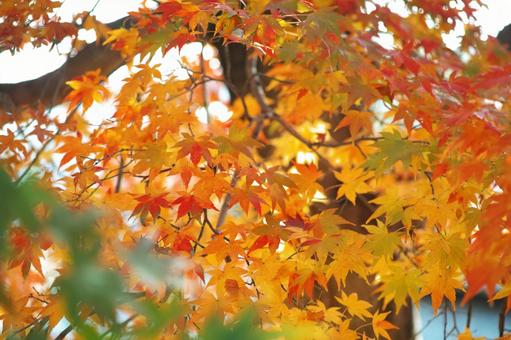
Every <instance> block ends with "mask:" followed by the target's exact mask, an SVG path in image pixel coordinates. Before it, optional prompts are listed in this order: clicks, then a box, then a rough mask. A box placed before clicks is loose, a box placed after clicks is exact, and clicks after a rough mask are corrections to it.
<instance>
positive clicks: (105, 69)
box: [0, 17, 133, 114]
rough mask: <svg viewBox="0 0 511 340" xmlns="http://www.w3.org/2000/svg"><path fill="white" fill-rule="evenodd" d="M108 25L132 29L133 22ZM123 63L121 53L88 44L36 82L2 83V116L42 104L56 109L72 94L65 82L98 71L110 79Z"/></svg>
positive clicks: (0, 107)
mask: <svg viewBox="0 0 511 340" xmlns="http://www.w3.org/2000/svg"><path fill="white" fill-rule="evenodd" d="M106 25H107V26H108V27H110V28H111V29H117V28H120V27H130V26H131V25H133V19H132V18H130V17H124V18H122V19H119V20H116V21H114V22H111V23H108V24H106ZM124 63H125V60H124V59H123V58H122V56H121V54H120V53H119V52H117V51H113V50H111V49H110V46H103V45H102V44H100V43H96V42H94V43H91V44H88V45H87V46H85V47H84V48H83V49H82V50H80V51H79V52H78V53H76V55H74V56H72V57H70V58H69V59H68V60H67V61H66V62H65V63H64V64H63V65H62V66H61V67H59V68H58V69H56V70H55V71H52V72H49V73H47V74H45V75H43V76H41V77H39V78H36V79H31V80H27V81H23V82H19V83H4V84H0V113H12V114H15V113H17V112H19V111H20V110H21V109H22V108H25V107H32V108H36V107H38V105H41V104H42V105H44V106H45V107H47V108H49V107H53V106H55V105H57V104H59V103H61V102H62V100H63V99H64V97H65V96H66V95H67V94H68V93H69V90H70V89H69V87H68V86H65V83H66V81H68V80H70V79H72V78H75V77H77V76H79V75H82V74H83V73H85V72H87V71H91V70H95V69H98V68H99V69H101V73H102V74H103V75H106V76H108V75H109V74H111V73H112V72H113V71H115V70H116V69H117V68H119V67H120V66H122V65H124Z"/></svg>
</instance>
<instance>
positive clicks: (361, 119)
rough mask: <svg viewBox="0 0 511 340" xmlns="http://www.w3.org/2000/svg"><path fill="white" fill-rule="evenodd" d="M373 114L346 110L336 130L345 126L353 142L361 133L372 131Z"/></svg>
mask: <svg viewBox="0 0 511 340" xmlns="http://www.w3.org/2000/svg"><path fill="white" fill-rule="evenodd" d="M373 115H374V114H373V113H372V112H363V111H356V110H348V111H346V112H345V113H344V116H345V117H344V118H343V119H342V120H341V121H340V122H339V125H337V127H336V128H335V129H336V130H338V129H341V128H343V127H345V126H348V127H349V130H350V135H351V138H352V139H353V140H354V139H355V138H357V137H358V136H359V134H360V133H361V132H362V131H364V130H365V131H366V132H369V133H370V132H372V130H373V122H372V118H373Z"/></svg>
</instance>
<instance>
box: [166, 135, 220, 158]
mask: <svg viewBox="0 0 511 340" xmlns="http://www.w3.org/2000/svg"><path fill="white" fill-rule="evenodd" d="M183 137H184V138H183V140H181V141H180V142H178V143H177V144H176V145H175V146H174V147H176V148H179V151H178V154H177V158H178V159H179V158H182V157H185V156H187V155H190V160H191V161H192V163H193V164H195V165H197V164H198V163H199V162H200V160H201V158H204V159H205V160H206V161H207V162H208V163H211V160H212V156H211V153H210V151H209V149H215V148H216V144H215V143H213V142H212V141H211V139H210V138H208V136H202V137H200V138H198V140H196V139H195V138H194V137H193V136H192V135H190V134H187V133H185V134H183Z"/></svg>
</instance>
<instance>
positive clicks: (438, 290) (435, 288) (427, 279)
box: [420, 267, 463, 315]
mask: <svg viewBox="0 0 511 340" xmlns="http://www.w3.org/2000/svg"><path fill="white" fill-rule="evenodd" d="M423 280H424V283H423V288H422V290H421V293H420V295H421V296H426V295H429V294H431V306H432V307H433V312H434V313H435V315H436V314H437V313H438V308H440V306H441V305H442V301H443V299H444V297H446V298H447V299H448V300H449V301H450V302H451V306H452V308H453V309H455V308H456V289H461V290H463V284H462V283H461V282H460V280H458V279H457V278H456V276H455V272H454V271H453V270H442V269H441V268H438V267H437V268H435V267H433V268H431V269H430V270H429V271H428V272H427V273H426V274H424V276H423Z"/></svg>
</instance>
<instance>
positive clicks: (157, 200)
mask: <svg viewBox="0 0 511 340" xmlns="http://www.w3.org/2000/svg"><path fill="white" fill-rule="evenodd" d="M166 196H167V193H166V192H165V193H162V194H159V195H155V196H153V195H150V194H145V195H141V196H137V197H135V200H137V201H138V204H137V205H136V206H135V208H134V209H133V212H132V213H131V216H130V218H131V217H133V216H136V215H138V214H140V218H141V219H145V217H146V216H147V214H148V213H150V214H151V216H152V217H153V219H154V220H156V219H157V218H158V216H160V211H161V208H169V207H170V206H171V204H170V203H169V201H167V199H166V198H165V197H166Z"/></svg>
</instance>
